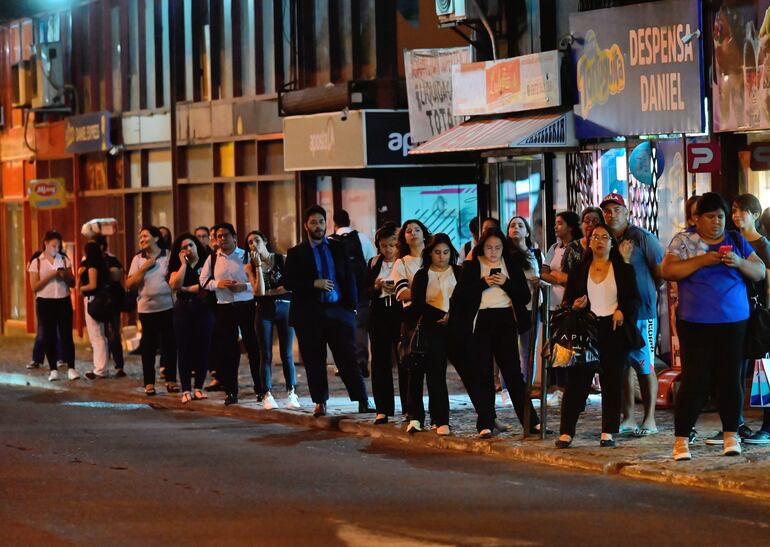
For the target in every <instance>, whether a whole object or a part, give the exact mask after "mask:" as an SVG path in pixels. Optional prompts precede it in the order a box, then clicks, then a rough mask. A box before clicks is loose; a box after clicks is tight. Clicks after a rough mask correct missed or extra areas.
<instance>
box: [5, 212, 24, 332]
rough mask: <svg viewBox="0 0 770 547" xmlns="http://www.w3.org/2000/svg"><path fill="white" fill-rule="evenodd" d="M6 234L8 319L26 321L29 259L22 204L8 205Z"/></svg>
mask: <svg viewBox="0 0 770 547" xmlns="http://www.w3.org/2000/svg"><path fill="white" fill-rule="evenodd" d="M5 211H6V215H5V218H6V221H5V233H6V234H17V236H16V237H8V238H6V241H7V242H8V247H7V249H8V260H7V261H6V264H7V265H8V318H9V319H14V320H18V321H21V320H24V319H26V317H27V302H26V296H25V287H26V275H27V274H26V271H27V268H26V265H27V257H25V256H24V213H23V208H22V205H21V204H20V203H9V204H7V205H6V209H5Z"/></svg>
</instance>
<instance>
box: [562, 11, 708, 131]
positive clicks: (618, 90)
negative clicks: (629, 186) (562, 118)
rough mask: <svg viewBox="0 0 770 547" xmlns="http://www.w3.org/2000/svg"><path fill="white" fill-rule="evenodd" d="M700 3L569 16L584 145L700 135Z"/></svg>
mask: <svg viewBox="0 0 770 547" xmlns="http://www.w3.org/2000/svg"><path fill="white" fill-rule="evenodd" d="M699 21H700V2H693V1H692V0H663V1H660V2H652V3H647V4H635V5H633V6H626V7H620V8H609V9H603V10H592V11H589V12H584V13H574V14H572V15H570V29H571V32H572V34H573V36H574V37H575V41H574V44H573V50H572V51H573V55H574V61H575V67H576V82H577V90H578V95H579V101H578V104H576V105H575V118H576V124H577V133H578V137H580V138H596V137H610V136H616V135H650V134H662V133H696V132H701V131H702V130H703V83H702V82H703V79H702V73H701V44H700V39H699V38H698V36H696V35H694V34H693V33H694V32H696V31H697V30H698V29H699Z"/></svg>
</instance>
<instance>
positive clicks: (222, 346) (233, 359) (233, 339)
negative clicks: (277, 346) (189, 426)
mask: <svg viewBox="0 0 770 547" xmlns="http://www.w3.org/2000/svg"><path fill="white" fill-rule="evenodd" d="M256 315H257V309H256V307H255V305H254V301H253V300H248V301H246V302H234V303H232V304H217V307H216V314H215V317H216V318H215V320H214V341H213V343H212V348H211V350H212V352H213V353H214V355H215V356H216V358H217V363H216V372H217V378H218V379H219V381H220V382H222V387H223V389H224V390H225V393H227V394H228V395H235V396H237V395H238V368H239V365H240V361H241V348H240V345H239V344H238V331H239V329H240V332H241V338H242V340H243V345H244V346H245V347H246V354H247V355H248V357H249V369H250V370H251V379H252V381H253V382H254V391H255V392H256V393H262V385H261V384H262V382H261V380H260V375H259V343H258V342H257V331H256V329H255V327H254V321H255V319H256Z"/></svg>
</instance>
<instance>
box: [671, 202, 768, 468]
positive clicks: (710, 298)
mask: <svg viewBox="0 0 770 547" xmlns="http://www.w3.org/2000/svg"><path fill="white" fill-rule="evenodd" d="M728 214H729V209H728V207H727V203H725V201H724V199H723V198H722V197H721V196H720V195H719V194H715V193H713V192H707V193H705V194H703V196H701V198H700V199H699V200H698V205H697V209H696V214H695V216H694V217H693V218H694V221H695V228H694V229H692V230H685V231H683V232H680V233H678V234H677V235H676V236H674V239H672V240H671V243H670V244H669V246H668V250H667V251H666V256H665V258H664V259H663V264H662V272H661V273H662V275H663V278H664V279H666V280H667V281H676V282H677V285H678V291H679V309H678V313H677V332H678V333H679V345H680V352H681V357H682V379H681V384H680V386H679V391H678V392H677V395H676V401H675V410H674V434H675V436H676V438H675V440H674V449H673V457H674V460H677V461H678V460H689V459H691V458H692V455H691V454H690V448H689V435H690V431H691V430H692V428H693V426H694V425H695V422H696V421H697V419H698V414H699V413H700V409H701V407H702V405H703V401H704V398H705V397H706V394H707V392H708V389H709V387H710V385H711V378H712V376H714V377H715V378H716V386H717V406H718V409H719V416H720V418H721V420H722V430H723V431H724V449H723V454H724V455H725V456H737V455H740V453H741V446H740V444H739V442H740V441H739V439H738V421H739V419H740V413H741V407H742V406H743V389H744V388H743V386H742V385H741V367H742V362H743V347H744V342H745V338H746V327H747V323H748V321H747V320H748V318H749V302H748V296H747V292H746V280H749V281H760V280H762V279H763V278H764V277H765V266H764V264H763V263H762V260H760V258H759V257H758V256H757V254H756V253H755V252H754V250H753V249H752V247H751V245H749V243H748V242H747V241H746V239H744V237H743V236H742V235H741V234H740V233H739V232H736V231H725V222H726V219H727V216H728Z"/></svg>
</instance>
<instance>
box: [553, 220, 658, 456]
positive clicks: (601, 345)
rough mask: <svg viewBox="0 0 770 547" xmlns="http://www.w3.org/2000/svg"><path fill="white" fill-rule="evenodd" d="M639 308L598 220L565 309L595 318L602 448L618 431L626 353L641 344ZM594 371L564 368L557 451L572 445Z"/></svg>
mask: <svg viewBox="0 0 770 547" xmlns="http://www.w3.org/2000/svg"><path fill="white" fill-rule="evenodd" d="M640 304H641V297H640V296H639V291H638V289H637V287H636V274H635V273H634V268H633V266H631V265H629V264H626V263H625V262H624V261H623V258H622V257H621V256H620V253H619V252H618V250H617V241H616V240H615V238H614V237H612V234H610V231H609V229H608V228H607V225H606V224H604V221H601V223H600V224H599V225H597V226H596V227H595V228H594V231H593V233H592V234H591V238H590V241H589V247H588V249H587V254H586V258H585V259H584V261H583V262H582V264H581V265H580V267H579V268H578V269H577V270H576V271H575V272H574V275H573V274H570V276H569V281H568V282H567V290H566V292H565V295H564V303H563V305H565V306H571V307H572V308H573V309H584V308H588V309H590V310H591V311H592V312H593V313H594V314H595V315H596V316H597V318H598V322H599V324H598V331H599V332H598V350H599V376H600V378H601V383H602V435H601V441H600V443H599V445H600V446H601V447H603V448H611V447H614V446H615V440H614V439H613V435H615V434H617V432H618V430H619V427H620V407H621V394H622V387H623V369H624V365H625V362H626V360H627V359H628V354H629V353H630V351H631V350H632V349H637V348H640V347H642V345H643V344H644V341H643V340H642V337H641V335H640V334H639V331H638V330H637V328H636V316H637V313H638V310H639V305H640ZM595 372H596V370H595V367H593V366H591V365H584V364H578V365H573V366H572V367H570V368H568V369H567V385H566V388H565V390H564V396H563V397H562V402H561V427H560V433H561V436H560V437H559V439H558V440H557V441H556V447H557V448H567V447H569V446H570V444H571V443H572V439H573V438H574V436H575V426H576V424H577V421H578V417H579V416H580V413H581V412H582V411H583V409H584V408H585V402H586V398H587V397H588V392H589V389H590V387H591V381H592V379H593V377H594V373H595Z"/></svg>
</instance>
